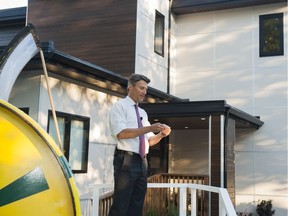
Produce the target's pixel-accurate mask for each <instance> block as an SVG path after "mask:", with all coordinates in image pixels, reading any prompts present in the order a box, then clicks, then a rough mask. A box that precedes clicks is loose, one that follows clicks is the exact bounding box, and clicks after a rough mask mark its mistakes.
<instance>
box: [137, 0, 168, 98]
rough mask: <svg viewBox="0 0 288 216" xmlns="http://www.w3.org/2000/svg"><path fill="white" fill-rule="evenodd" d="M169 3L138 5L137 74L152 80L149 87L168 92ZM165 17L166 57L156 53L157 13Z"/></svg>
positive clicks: (147, 1)
mask: <svg viewBox="0 0 288 216" xmlns="http://www.w3.org/2000/svg"><path fill="white" fill-rule="evenodd" d="M168 7H169V1H160V0H153V1H150V0H141V1H138V5H137V33H136V59H135V73H139V74H144V75H146V76H147V77H149V78H150V79H151V83H150V84H149V86H151V87H154V88H157V89H158V90H161V91H164V92H166V91H167V70H168V66H167V65H168V61H167V59H168V58H167V55H168V53H167V50H168V43H167V41H168ZM156 10H157V11H158V12H160V13H161V14H163V15H164V16H165V39H164V41H165V42H164V46H165V48H164V57H162V56H160V55H158V54H157V53H155V52H154V28H155V26H154V23H155V11H156Z"/></svg>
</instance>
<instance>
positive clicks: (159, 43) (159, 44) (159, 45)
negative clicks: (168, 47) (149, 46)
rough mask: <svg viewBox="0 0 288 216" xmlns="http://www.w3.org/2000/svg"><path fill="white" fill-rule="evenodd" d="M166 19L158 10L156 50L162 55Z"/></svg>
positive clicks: (156, 18)
mask: <svg viewBox="0 0 288 216" xmlns="http://www.w3.org/2000/svg"><path fill="white" fill-rule="evenodd" d="M164 20H165V19H164V16H163V15H162V14H161V13H159V12H158V11H156V16H155V35H154V51H155V52H156V53H158V54H159V55H161V56H164Z"/></svg>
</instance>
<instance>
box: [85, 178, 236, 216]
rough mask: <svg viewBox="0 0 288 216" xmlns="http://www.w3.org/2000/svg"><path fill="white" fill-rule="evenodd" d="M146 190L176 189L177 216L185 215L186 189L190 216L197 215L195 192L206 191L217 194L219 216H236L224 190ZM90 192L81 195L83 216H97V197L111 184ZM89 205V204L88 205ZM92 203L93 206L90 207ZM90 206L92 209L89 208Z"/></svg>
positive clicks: (194, 186)
mask: <svg viewBox="0 0 288 216" xmlns="http://www.w3.org/2000/svg"><path fill="white" fill-rule="evenodd" d="M148 188H178V189H179V192H180V195H179V216H186V215H187V205H186V203H187V189H190V190H191V216H196V215H197V207H196V200H197V199H196V196H197V190H203V191H208V192H212V193H218V194H219V214H218V215H219V216H237V214H236V211H235V209H234V207H233V204H232V202H231V199H230V197H229V194H228V192H227V190H226V189H225V188H218V187H213V186H208V185H200V184H190V183H187V184H186V183H175V184H174V183H172V184H170V183H148ZM91 189H92V194H91V192H90V193H88V194H85V195H82V196H81V198H80V200H81V205H82V206H81V208H82V214H83V216H98V212H99V197H100V191H101V190H103V189H104V190H105V189H106V190H107V189H111V190H112V189H113V184H97V185H92V186H91ZM89 203H90V204H89ZM92 203H93V205H92ZM91 205H92V208H91Z"/></svg>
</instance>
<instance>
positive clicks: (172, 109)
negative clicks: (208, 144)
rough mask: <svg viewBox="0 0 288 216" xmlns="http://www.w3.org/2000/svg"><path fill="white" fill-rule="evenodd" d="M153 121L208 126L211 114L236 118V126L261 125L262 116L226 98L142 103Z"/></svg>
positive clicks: (184, 126)
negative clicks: (245, 109) (253, 114)
mask: <svg viewBox="0 0 288 216" xmlns="http://www.w3.org/2000/svg"><path fill="white" fill-rule="evenodd" d="M141 107H142V108H144V109H145V110H146V112H147V113H148V115H149V117H150V120H151V121H159V122H163V123H166V124H168V125H170V126H171V127H172V128H174V129H203V128H207V125H208V123H207V122H208V118H207V117H209V116H210V115H214V116H215V115H224V116H228V117H229V118H232V119H234V120H236V128H255V129H258V128H259V127H261V126H262V125H263V124H264V122H263V121H261V120H260V117H257V116H252V115H250V114H249V113H247V112H244V111H242V110H239V109H237V108H235V107H233V106H231V105H229V104H227V103H226V101H225V100H212V101H190V102H181V103H177V102H175V103H154V104H147V103H146V104H141Z"/></svg>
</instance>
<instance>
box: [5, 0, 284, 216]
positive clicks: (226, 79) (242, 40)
mask: <svg viewBox="0 0 288 216" xmlns="http://www.w3.org/2000/svg"><path fill="white" fill-rule="evenodd" d="M26 9H27V10H26ZM287 10H288V8H287V1H286V0H273V1H272V0H261V1H260V0H250V1H247V0H234V1H229V0H224V1H223V0H222V1H220V0H205V1H204V0H202V1H201V0H191V1H186V0H174V1H163V0H155V1H149V0H146V1H145V0H142V1H132V0H124V1H121V3H120V2H117V1H76V2H71V1H59V2H58V1H53V2H51V1H47V0H44V1H35V0H29V1H28V7H27V8H19V9H14V10H9V11H3V13H2V12H1V13H0V38H3V40H1V41H0V43H1V44H0V46H2V47H3V48H4V47H5V46H6V45H7V44H8V43H9V41H10V40H11V38H12V37H13V36H14V35H15V34H16V32H17V31H19V30H20V29H21V28H22V27H24V25H25V23H27V22H31V23H33V25H34V26H35V27H36V30H37V32H38V35H39V38H40V40H41V41H42V42H43V43H42V48H43V51H44V55H45V60H46V64H47V69H48V72H49V76H50V83H51V86H52V95H53V100H54V104H55V109H56V112H57V116H58V124H59V128H60V132H61V135H62V143H63V148H64V153H65V156H66V157H67V159H68V160H69V163H70V165H71V168H72V169H73V171H74V177H75V180H76V183H77V186H78V189H79V192H80V194H84V193H86V192H88V191H89V185H91V184H95V183H111V182H112V181H113V167H112V160H113V152H114V148H115V143H114V142H113V141H112V140H111V139H110V136H109V127H108V124H107V115H108V113H109V109H110V107H111V105H112V104H113V103H114V102H116V101H117V100H119V99H120V98H123V97H125V95H126V82H127V77H128V76H129V75H130V74H132V73H140V74H144V75H146V76H148V77H150V78H151V80H152V82H151V85H150V88H149V90H148V96H147V98H146V101H145V103H144V104H143V105H142V106H143V107H144V108H145V109H146V111H147V112H148V114H149V116H150V120H151V122H153V121H160V122H164V123H166V124H168V125H170V126H171V127H172V133H171V135H170V136H169V138H167V139H165V140H163V142H161V143H160V144H159V145H157V146H155V147H153V148H151V149H150V153H149V163H150V169H149V172H150V175H153V174H157V173H177V174H183V175H184V174H185V175H189V174H190V175H205V176H208V179H209V184H210V185H213V186H218V187H225V188H227V190H228V191H229V194H230V197H231V199H232V201H233V202H234V204H235V207H236V209H237V211H241V212H244V211H247V212H252V213H255V206H256V204H257V202H258V201H259V200H270V199H271V200H273V207H274V208H275V209H276V214H277V215H287V213H288V206H287V203H288V195H287V193H288V176H287V173H288V163H287V161H288V151H287V149H288V136H287V134H288V117H287V116H288V101H287V96H288V95H287V92H288V91H287V89H288V83H287V74H288V61H287V48H288V45H287V39H288V34H287V23H288V18H287V17H288V14H287V12H288V11H287ZM8 20H9V22H8ZM0 88H1V87H0ZM9 102H10V103H11V104H14V105H15V106H17V107H19V108H22V109H23V110H25V111H26V112H27V113H28V114H29V115H30V116H31V117H32V118H33V119H34V120H36V121H37V122H38V123H39V124H40V125H41V126H42V127H43V128H44V129H45V130H47V131H48V132H49V133H50V134H51V135H52V136H55V129H54V126H53V124H52V123H53V118H52V115H51V108H50V105H49V99H48V94H47V89H46V84H45V80H44V76H43V72H42V65H41V61H40V58H39V56H35V57H34V58H33V59H32V60H31V61H30V62H29V63H28V64H27V65H26V67H25V68H24V69H23V71H22V72H21V74H20V75H19V77H18V78H17V80H16V82H15V84H14V87H13V89H12V91H11V93H10V97H9Z"/></svg>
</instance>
